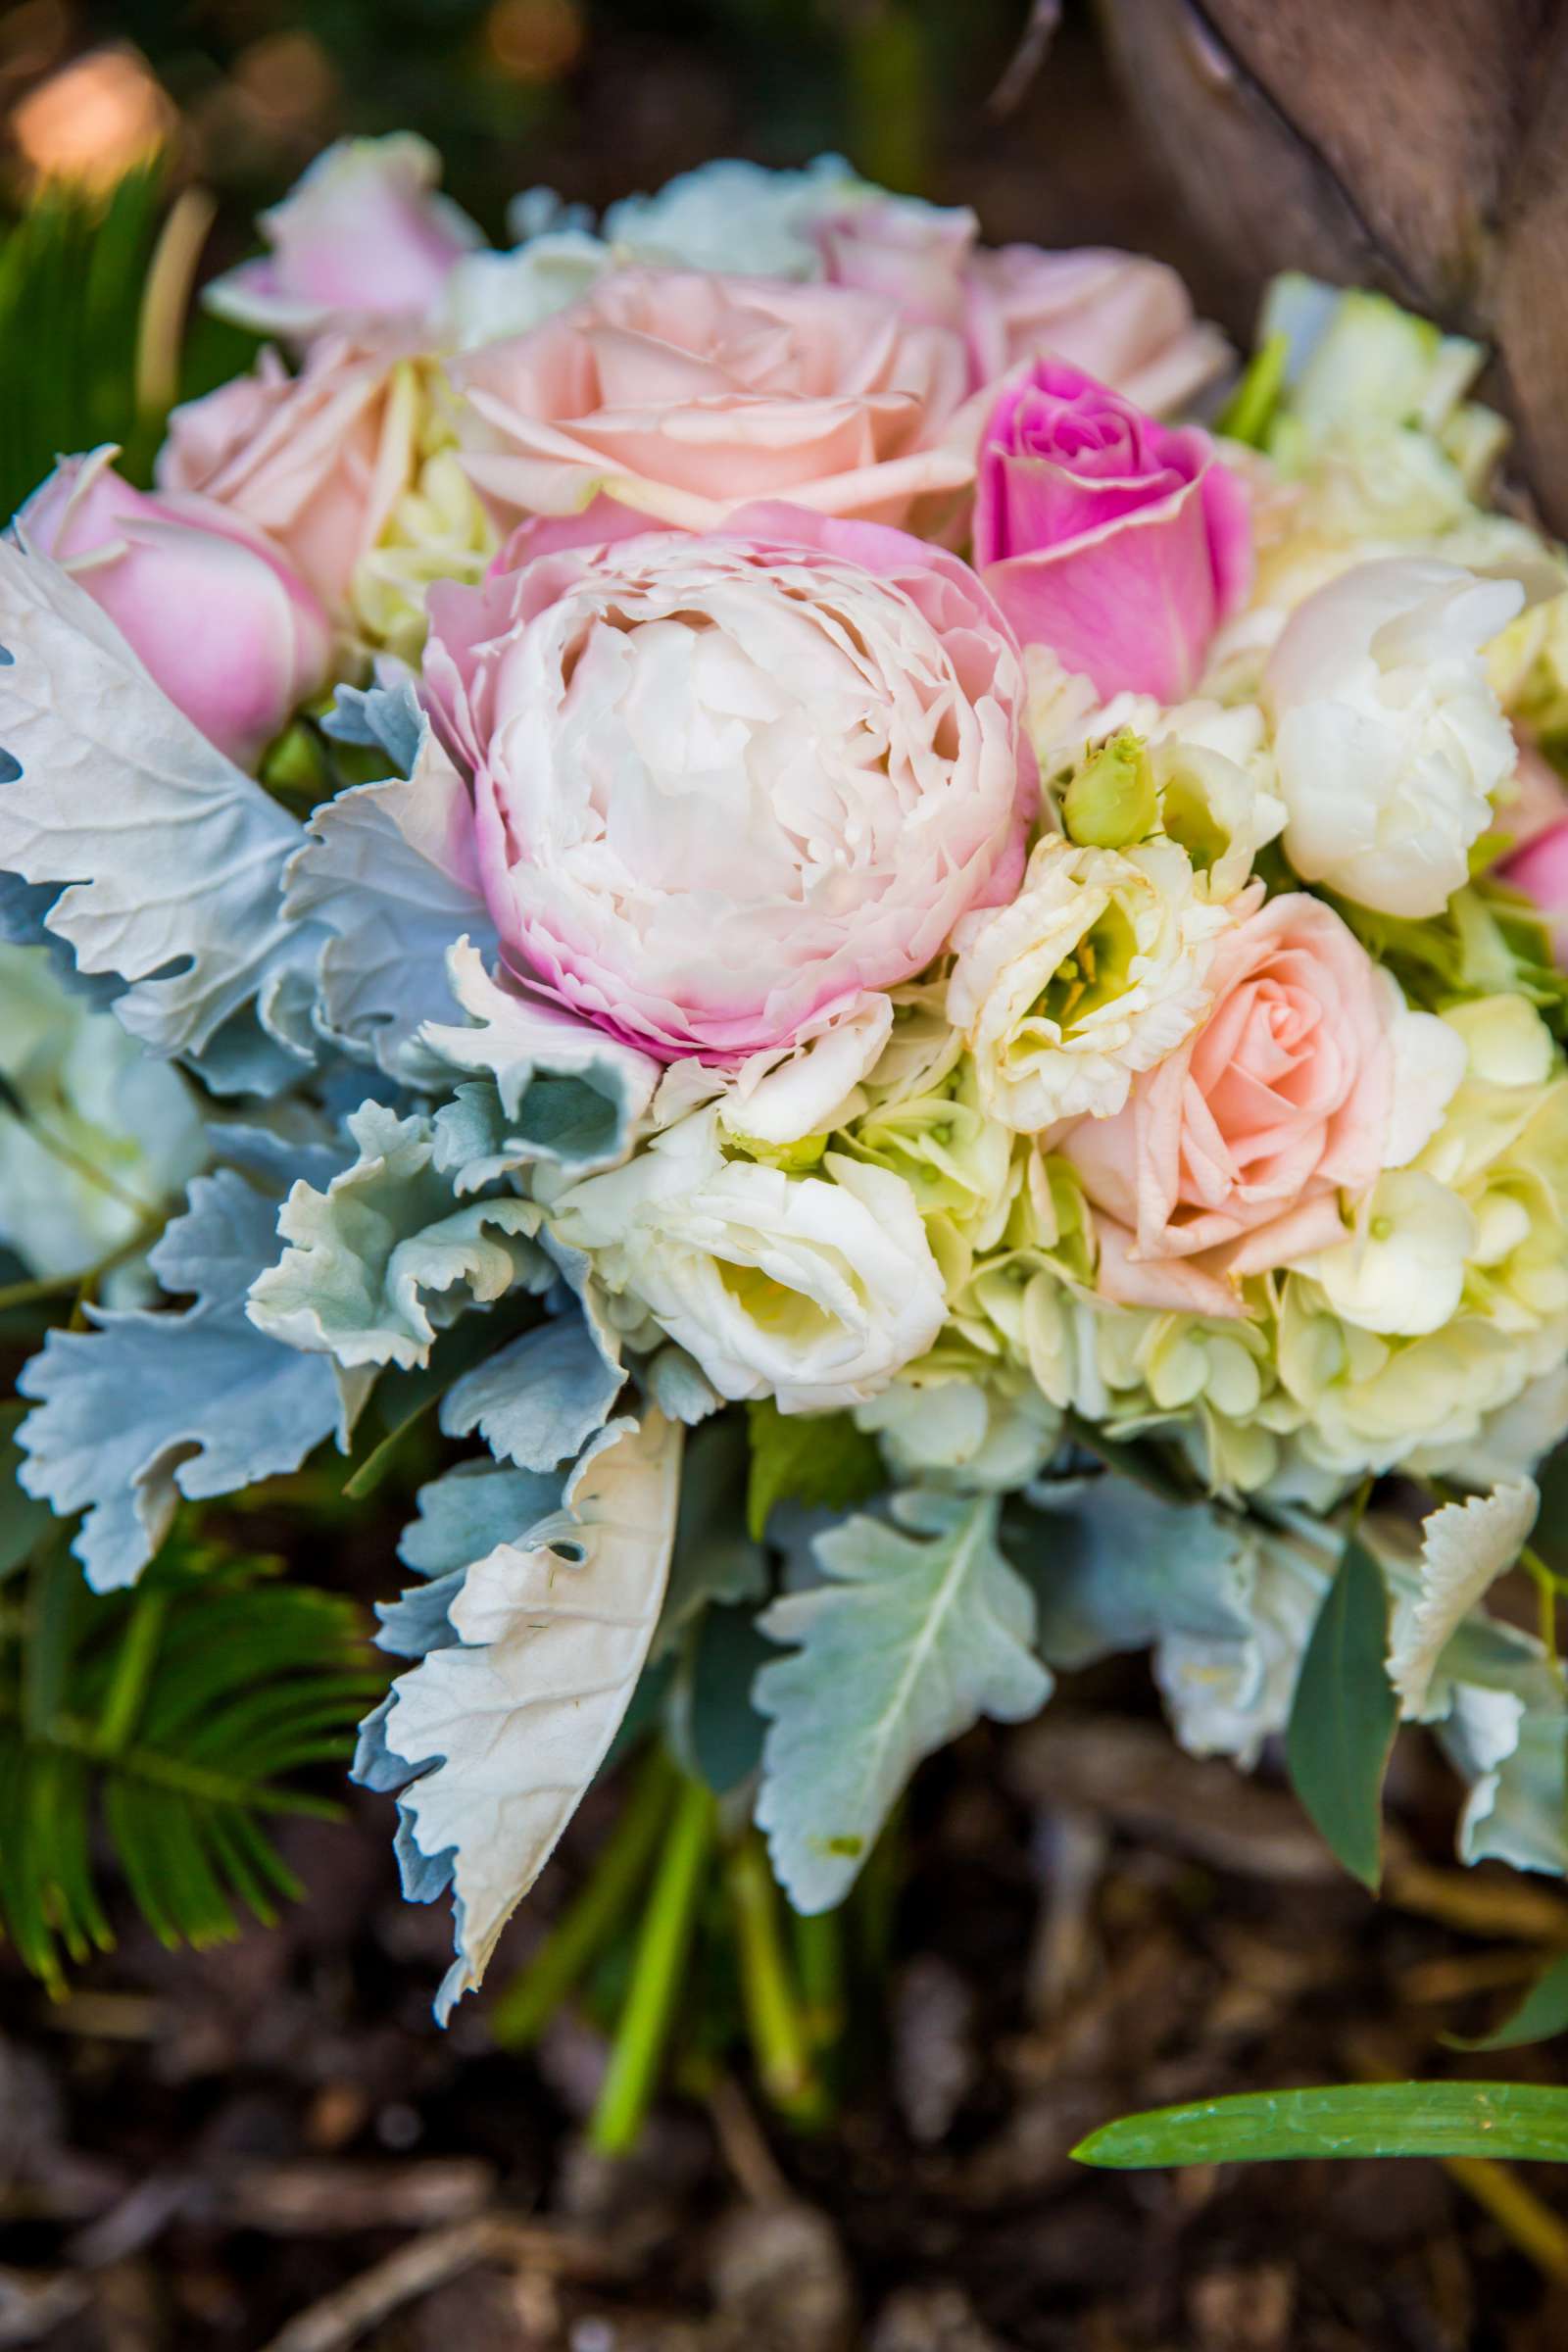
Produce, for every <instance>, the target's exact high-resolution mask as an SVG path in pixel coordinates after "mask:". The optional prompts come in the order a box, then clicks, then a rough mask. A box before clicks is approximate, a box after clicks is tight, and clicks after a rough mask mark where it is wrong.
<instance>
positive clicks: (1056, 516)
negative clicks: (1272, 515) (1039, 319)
mask: <svg viewBox="0 0 1568 2352" xmlns="http://www.w3.org/2000/svg"><path fill="white" fill-rule="evenodd" d="M974 560H975V564H976V565H977V566H978V568H979V569H980V571H981V572H982V573H983V575H984V577H985V581H986V585H987V587H988V588H990V590H991V592H992V594H993V595H994V596H995V598H996V600H997V602H998V604H1000V605H1001V607H1002V609H1003V611H1004V612H1005V613H1006V615H1007V618H1008V619H1009V620H1010V621H1011V623H1012V625H1013V628H1014V629H1015V630H1016V632H1017V634H1018V636H1019V638H1020V639H1021V640H1022V641H1023V643H1024V644H1026V645H1046V646H1049V647H1050V648H1051V649H1052V651H1053V652H1054V654H1055V655H1056V656H1057V657H1058V659H1059V660H1060V661H1061V662H1062V663H1063V664H1064V665H1065V667H1066V668H1068V669H1070V670H1077V671H1081V672H1082V673H1083V674H1084V675H1085V676H1086V677H1088V678H1090V679H1092V681H1093V682H1094V686H1095V689H1096V691H1097V692H1098V693H1100V694H1102V695H1107V696H1108V695H1112V694H1115V693H1118V692H1119V691H1120V690H1121V689H1122V688H1124V687H1125V688H1129V689H1131V690H1132V691H1133V692H1135V693H1141V694H1152V695H1153V696H1154V697H1155V698H1156V699H1157V700H1158V701H1160V702H1162V703H1176V702H1180V701H1182V699H1183V698H1184V697H1185V696H1186V695H1188V694H1190V693H1191V692H1192V690H1193V687H1194V686H1195V684H1196V683H1197V681H1198V677H1199V675H1200V672H1201V669H1202V665H1203V660H1204V657H1205V655H1206V653H1207V651H1208V644H1209V640H1210V638H1211V637H1212V636H1213V633H1214V630H1215V627H1216V626H1217V624H1218V623H1219V622H1220V621H1221V620H1223V619H1225V618H1226V616H1227V615H1228V614H1229V613H1233V612H1235V611H1236V609H1237V607H1238V606H1239V605H1241V604H1242V603H1243V602H1244V601H1245V599H1246V596H1247V592H1248V588H1249V585H1250V578H1251V567H1252V543H1251V530H1250V519H1249V509H1248V500H1247V493H1246V491H1245V490H1244V489H1243V487H1242V484H1241V482H1240V480H1239V479H1238V477H1237V476H1236V475H1235V474H1233V473H1232V472H1231V471H1230V470H1229V468H1228V467H1226V466H1221V465H1220V464H1219V463H1218V462H1217V460H1216V458H1215V456H1214V446H1213V443H1212V442H1211V441H1210V440H1209V438H1208V435H1207V434H1206V433H1203V432H1200V431H1199V429H1198V428H1197V426H1195V425H1189V426H1186V427H1184V428H1181V429H1179V430H1173V429H1172V428H1171V427H1170V426H1167V425H1162V424H1156V423H1155V422H1154V420H1153V418H1152V417H1146V416H1145V415H1144V414H1143V412H1142V410H1140V409H1135V408H1134V407H1133V405H1132V403H1131V402H1130V401H1127V400H1123V399H1122V398H1121V397H1120V396H1119V395H1118V394H1117V393H1115V392H1110V391H1107V390H1106V389H1105V387H1104V385H1103V384H1098V383H1096V382H1094V381H1093V380H1092V378H1090V377H1089V376H1086V375H1084V374H1082V373H1080V371H1079V370H1078V369H1077V368H1068V367H1064V366H1061V365H1059V364H1058V363H1056V362H1054V361H1042V362H1041V363H1040V364H1039V365H1038V366H1037V367H1035V368H1033V369H1032V370H1031V371H1030V373H1029V374H1028V375H1027V376H1025V377H1024V378H1023V380H1022V381H1021V382H1018V383H1015V384H1012V385H1009V386H1008V387H1007V388H1006V389H1005V391H1004V392H1003V394H1002V397H1001V399H1000V400H999V401H998V402H997V405H996V407H995V409H994V410H993V411H992V414H991V418H990V421H989V423H988V424H987V426H986V429H985V434H984V438H983V440H982V444H981V451H980V466H979V477H978V481H977V484H976V490H975V513H974Z"/></svg>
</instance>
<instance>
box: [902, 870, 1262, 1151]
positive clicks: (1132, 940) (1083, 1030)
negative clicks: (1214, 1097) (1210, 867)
mask: <svg viewBox="0 0 1568 2352" xmlns="http://www.w3.org/2000/svg"><path fill="white" fill-rule="evenodd" d="M1231 919H1232V910H1231V909H1229V908H1227V907H1213V906H1209V905H1207V904H1205V903H1204V901H1203V900H1202V899H1201V897H1200V895H1199V892H1198V888H1197V878H1196V876H1195V874H1194V871H1193V865H1192V861H1191V859H1190V858H1188V856H1187V854H1186V852H1185V851H1184V850H1181V849H1179V848H1178V847H1177V845H1176V844H1175V843H1174V842H1171V841H1151V842H1145V843H1144V844H1142V845H1141V846H1140V847H1138V848H1135V849H1131V850H1125V851H1124V850H1097V849H1080V848H1078V847H1077V846H1076V845H1075V844H1074V843H1073V842H1070V841H1065V840H1062V839H1059V838H1057V837H1054V836H1053V837H1051V838H1049V839H1047V840H1044V841H1042V842H1040V843H1038V844H1037V845H1036V848H1035V850H1034V853H1033V855H1032V857H1031V858H1030V860H1029V865H1028V869H1027V871H1026V873H1025V875H1024V882H1023V888H1022V890H1021V891H1020V892H1019V895H1018V897H1017V898H1016V899H1015V900H1014V901H1013V903H1012V904H1011V906H1009V907H998V908H996V909H994V910H993V911H990V912H986V913H980V914H974V915H969V916H966V917H965V918H964V920H963V921H962V922H960V923H959V924H958V926H957V928H956V931H955V933H954V941H955V944H956V947H957V949H958V957H957V961H956V964H955V966H954V970H953V977H952V981H951V983H950V986H949V992H948V1015H949V1018H950V1019H951V1020H952V1021H953V1023H954V1024H955V1026H956V1027H957V1028H959V1029H962V1030H963V1031H964V1032H965V1034H966V1036H967V1038H968V1042H969V1047H970V1051H971V1052H972V1054H973V1055H974V1062H975V1072H976V1077H977V1081H978V1087H979V1097H980V1104H981V1107H982V1109H984V1110H986V1111H989V1112H990V1114H991V1115H992V1116H993V1117H994V1118H998V1119H1001V1120H1002V1121H1003V1123H1004V1124H1005V1126H1008V1127H1012V1128H1015V1129H1017V1130H1018V1131H1019V1132H1020V1133H1023V1134H1038V1133H1039V1132H1040V1131H1041V1130H1042V1129H1043V1128H1046V1127H1049V1126H1052V1125H1053V1124H1054V1122H1055V1121H1056V1120H1058V1119H1065V1118H1076V1117H1080V1116H1082V1115H1083V1114H1084V1113H1086V1112H1087V1113H1088V1114H1089V1115H1090V1116H1091V1117H1094V1118H1106V1117H1109V1116H1110V1115H1111V1114H1112V1113H1114V1112H1115V1111H1118V1110H1120V1109H1121V1107H1122V1105H1123V1103H1125V1102H1126V1100H1127V1092H1128V1089H1129V1087H1130V1086H1131V1084H1132V1081H1133V1078H1134V1077H1135V1075H1136V1074H1137V1073H1138V1072H1139V1071H1140V1070H1147V1069H1152V1067H1153V1065H1154V1063H1155V1062H1156V1061H1160V1060H1163V1058H1164V1056H1165V1055H1166V1054H1168V1053H1170V1052H1171V1050H1172V1048H1173V1047H1175V1046H1178V1045H1180V1043H1181V1041H1182V1039H1183V1038H1184V1037H1186V1036H1187V1034H1188V1032H1189V1031H1190V1030H1191V1029H1192V1028H1194V1027H1195V1025H1196V1024H1197V1022H1198V1021H1199V1020H1200V1019H1201V1016H1202V1014H1203V1012H1204V1010H1205V1008H1206V1006H1207V1003H1208V994H1207V987H1206V974H1207V971H1208V965H1209V961H1210V958H1211V956H1212V953H1213V946H1214V942H1215V940H1216V938H1217V937H1218V935H1219V934H1220V932H1221V931H1223V930H1224V929H1225V927H1226V925H1227V923H1228V922H1229V921H1230V920H1231Z"/></svg>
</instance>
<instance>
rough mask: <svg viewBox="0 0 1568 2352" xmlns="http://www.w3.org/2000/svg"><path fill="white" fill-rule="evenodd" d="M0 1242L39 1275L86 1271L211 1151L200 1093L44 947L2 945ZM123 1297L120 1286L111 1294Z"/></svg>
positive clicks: (155, 1215) (149, 1217) (150, 1217)
mask: <svg viewBox="0 0 1568 2352" xmlns="http://www.w3.org/2000/svg"><path fill="white" fill-rule="evenodd" d="M0 1075H3V1077H4V1079H5V1081H6V1089H7V1092H8V1094H9V1096H10V1097H11V1099H12V1100H13V1101H14V1102H15V1103H17V1104H18V1105H20V1112H21V1115H19V1114H18V1111H16V1110H12V1109H3V1110H0V1243H3V1244H4V1245H5V1247H6V1248H8V1249H10V1250H14V1251H15V1253H16V1255H17V1256H18V1257H20V1258H21V1259H22V1261H23V1263H24V1264H25V1266H26V1267H27V1268H28V1269H29V1271H30V1272H31V1273H33V1274H35V1275H39V1276H48V1275H55V1274H77V1273H81V1272H84V1271H85V1269H86V1268H87V1267H88V1266H91V1265H95V1264H96V1263H97V1262H98V1260H99V1259H101V1258H104V1257H108V1256H110V1255H111V1254H112V1253H113V1252H114V1251H115V1250H121V1249H123V1248H124V1247H125V1245H126V1244H128V1243H129V1242H131V1241H132V1240H133V1239H134V1237H135V1235H136V1234H137V1232H138V1230H139V1229H140V1228H141V1227H143V1226H150V1225H152V1224H154V1223H156V1221H157V1220H158V1219H159V1218H160V1216H161V1214H162V1212H163V1210H164V1209H166V1208H167V1206H168V1204H169V1202H170V1201H172V1200H173V1199H176V1198H177V1197H178V1195H179V1194H180V1193H181V1192H182V1191H183V1189H184V1187H185V1185H186V1183H187V1182H188V1181H189V1179H190V1178H191V1177H192V1176H194V1175H195V1174H196V1172H197V1170H198V1169H199V1168H200V1167H201V1166H202V1164H203V1162H204V1161H205V1159H206V1157H207V1146H206V1141H205V1138H204V1136H203V1133H202V1123H201V1119H200V1117H199V1115H198V1112H197V1107H196V1099H195V1097H194V1095H193V1094H192V1092H191V1090H190V1088H189V1087H188V1086H187V1085H186V1083H185V1081H184V1079H183V1078H181V1076H180V1075H179V1072H178V1071H177V1070H175V1069H174V1068H173V1067H172V1065H171V1064H170V1063H169V1062H167V1061H153V1060H151V1059H149V1057H148V1055H147V1053H146V1051H145V1049H144V1048H143V1047H142V1046H141V1045H140V1044H139V1043H138V1042H137V1040H136V1039H135V1038H133V1037H130V1036H128V1035H127V1034H126V1032H125V1031H124V1030H123V1028H122V1027H121V1025H120V1023H119V1022H118V1021H117V1020H116V1019H115V1017H114V1015H113V1014H112V1013H108V1012H94V1011H93V1010H92V1009H91V1008H90V1006H89V1005H87V1003H86V1002H85V1000H84V999H83V998H82V997H80V996H78V995H76V994H74V993H73V991H71V990H69V989H68V988H67V987H66V985H65V983H64V982H63V981H62V980H61V979H59V978H58V977H57V975H56V973H55V969H54V965H53V963H52V961H51V960H50V956H49V952H48V950H47V949H45V948H17V947H0ZM111 1297H113V1293H111Z"/></svg>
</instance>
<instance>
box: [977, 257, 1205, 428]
mask: <svg viewBox="0 0 1568 2352" xmlns="http://www.w3.org/2000/svg"><path fill="white" fill-rule="evenodd" d="M967 296H968V299H967V306H966V313H965V316H966V322H967V330H968V337H969V353H970V360H971V365H972V367H973V370H974V380H975V381H976V383H982V384H994V383H996V382H997V381H998V379H999V378H1000V377H1002V376H1003V375H1005V374H1006V372H1007V371H1008V369H1009V368H1016V367H1017V366H1018V365H1019V363H1020V362H1022V361H1024V360H1039V359H1047V358H1050V359H1055V360H1062V361H1064V362H1065V363H1066V364H1067V366H1068V367H1070V368H1081V369H1082V370H1083V372H1084V373H1085V374H1086V375H1093V376H1096V377H1098V378H1099V380H1100V381H1101V382H1102V383H1103V384H1111V385H1113V386H1114V387H1115V389H1116V390H1117V391H1118V392H1120V393H1121V394H1122V396H1123V398H1124V399H1126V400H1131V401H1136V402H1137V404H1138V406H1139V407H1140V408H1141V409H1148V410H1150V411H1151V412H1152V414H1153V415H1155V416H1168V415H1169V414H1170V413H1171V412H1172V411H1173V410H1175V409H1179V408H1180V407H1181V406H1182V404H1183V402H1184V401H1187V400H1190V399H1191V398H1192V396H1193V394H1194V393H1195V392H1197V391H1199V390H1201V387H1202V386H1203V385H1204V384H1206V383H1209V382H1211V381H1212V379H1213V378H1214V377H1215V376H1216V375H1218V374H1219V372H1220V371H1221V369H1222V368H1224V367H1225V364H1226V362H1227V360H1228V359H1229V357H1230V351H1229V346H1228V345H1227V343H1226V341H1225V338H1224V336H1223V335H1222V334H1221V333H1220V332H1219V330H1218V328H1217V327H1212V326H1206V325H1203V324H1201V322H1200V321H1199V320H1197V319H1194V317H1193V305H1192V300H1191V297H1190V296H1189V294H1188V291H1187V288H1186V287H1185V286H1184V285H1183V283H1182V281H1181V279H1180V278H1179V277H1178V276H1177V274H1176V272H1175V270H1170V269H1167V268H1166V266H1165V264H1164V263H1163V262H1152V261H1150V260H1148V259H1147V258H1146V257H1145V256H1144V255H1143V254H1137V253H1117V252H1114V251H1111V250H1109V249H1102V248H1099V247H1095V246H1080V247H1077V248H1074V249H1071V250H1069V251H1067V252H1065V253H1047V252H1044V251H1043V250H1042V249H1041V247H1040V246H1038V245H1002V246H998V247H996V248H995V249H993V250H990V251H987V250H985V249H984V248H982V250H981V251H980V252H978V253H977V254H976V255H975V256H974V259H973V261H972V263H971V264H970V268H969V273H968V286H967Z"/></svg>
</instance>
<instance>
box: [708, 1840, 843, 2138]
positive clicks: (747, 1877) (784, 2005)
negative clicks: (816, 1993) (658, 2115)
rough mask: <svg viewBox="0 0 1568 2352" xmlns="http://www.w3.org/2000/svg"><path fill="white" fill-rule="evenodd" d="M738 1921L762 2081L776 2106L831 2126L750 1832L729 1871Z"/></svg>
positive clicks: (775, 1908) (775, 1909) (761, 1851)
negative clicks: (825, 2118)
mask: <svg viewBox="0 0 1568 2352" xmlns="http://www.w3.org/2000/svg"><path fill="white" fill-rule="evenodd" d="M724 1877H725V1883H726V1885H727V1887H728V1889H729V1899H730V1909H731V1912H732V1913H733V1916H734V1920H735V1947H736V1956H737V1958H738V1960H739V1963H740V1973H741V1996H742V1999H743V2000H744V2002H745V2006H746V2025H747V2031H748V2032H749V2034H750V2035H751V2041H752V2050H753V2053H754V2055H755V2057H756V2059H757V2072H758V2078H759V2080H760V2083H761V2085H762V2089H763V2091H764V2093H765V2094H766V2097H767V2099H768V2102H769V2104H770V2105H772V2106H774V2107H776V2108H777V2109H778V2111H779V2113H780V2114H781V2115H786V2116H788V2117H789V2118H790V2119H791V2121H792V2122H794V2123H797V2124H802V2125H805V2126H808V2127H809V2126H810V2125H812V2124H818V2123H820V2122H822V2121H823V2120H824V2116H825V2112H826V2103H825V2101H824V2098H823V2094H822V2085H821V2083H820V2082H818V2081H817V2079H816V2075H815V2072H814V2070H813V2068H812V2065H811V2056H810V2047H809V2041H808V2038H807V2031H806V2020H805V2017H804V2016H803V2014H802V2011H801V2007H800V2003H799V2002H798V2000H797V1999H796V1997H795V1987H794V1985H793V1984H792V1983H791V1981H790V1969H789V1963H788V1961H787V1959H786V1958H785V1953H784V1940H783V1936H782V1935H781V1933H780V1928H779V1901H778V1889H777V1887H775V1886H774V1884H773V1874H772V1872H771V1870H770V1869H769V1868H768V1863H767V1852H766V1849H765V1847H764V1846H763V1844H762V1841H761V1838H760V1837H759V1836H758V1834H757V1832H756V1830H755V1829H750V1828H749V1829H748V1830H747V1831H746V1833H745V1835H744V1836H743V1837H742V1838H741V1840H740V1843H739V1844H738V1845H737V1846H736V1847H735V1848H734V1850H733V1851H732V1853H731V1854H730V1856H729V1859H728V1861H727V1863H726V1864H725V1869H724Z"/></svg>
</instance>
